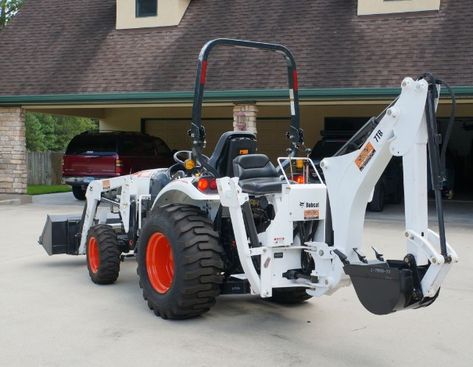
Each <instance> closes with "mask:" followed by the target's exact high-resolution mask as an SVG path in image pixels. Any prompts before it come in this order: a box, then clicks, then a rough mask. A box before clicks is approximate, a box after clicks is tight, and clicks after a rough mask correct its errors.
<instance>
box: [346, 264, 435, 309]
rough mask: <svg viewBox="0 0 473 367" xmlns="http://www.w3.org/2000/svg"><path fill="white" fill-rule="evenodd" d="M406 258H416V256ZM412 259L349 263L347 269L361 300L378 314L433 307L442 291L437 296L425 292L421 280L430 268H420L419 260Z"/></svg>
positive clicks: (366, 306)
mask: <svg viewBox="0 0 473 367" xmlns="http://www.w3.org/2000/svg"><path fill="white" fill-rule="evenodd" d="M406 259H408V260H412V259H413V256H412V255H408V256H406ZM408 260H405V261H400V260H387V261H386V262H381V261H380V262H373V263H368V264H346V265H345V266H344V271H345V273H346V274H347V275H349V276H350V278H351V280H352V283H353V286H354V288H355V291H356V294H357V296H358V299H359V300H360V302H361V303H362V304H363V306H365V308H366V309H367V310H368V311H370V312H372V313H374V314H376V315H386V314H389V313H392V312H395V311H401V310H405V309H408V308H419V307H425V306H429V305H430V304H432V303H433V302H434V301H435V299H436V298H437V295H438V294H437V295H436V296H435V297H433V298H429V297H424V296H423V294H422V288H421V285H420V281H421V279H422V276H423V275H424V274H425V272H426V271H427V267H426V266H423V267H417V266H415V260H414V264H412V263H409V262H408ZM413 265H414V268H413Z"/></svg>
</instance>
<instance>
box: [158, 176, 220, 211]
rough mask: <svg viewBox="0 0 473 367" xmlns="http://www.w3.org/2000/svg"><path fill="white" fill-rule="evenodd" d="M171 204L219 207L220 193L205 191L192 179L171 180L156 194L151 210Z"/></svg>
mask: <svg viewBox="0 0 473 367" xmlns="http://www.w3.org/2000/svg"><path fill="white" fill-rule="evenodd" d="M169 204H174V205H175V204H184V205H192V206H196V207H200V208H202V209H203V208H205V207H207V208H209V209H213V208H214V207H215V208H217V209H218V207H219V205H220V195H219V194H218V193H217V192H215V193H209V194H207V193H203V192H201V191H199V190H198V189H197V188H196V187H195V186H194V185H193V184H192V179H188V178H184V179H180V180H175V181H171V182H170V183H169V184H167V185H166V186H165V187H164V188H163V189H162V190H161V191H160V192H159V194H158V196H156V199H155V200H154V202H153V206H152V207H151V211H153V210H156V209H157V208H159V207H162V206H164V205H169Z"/></svg>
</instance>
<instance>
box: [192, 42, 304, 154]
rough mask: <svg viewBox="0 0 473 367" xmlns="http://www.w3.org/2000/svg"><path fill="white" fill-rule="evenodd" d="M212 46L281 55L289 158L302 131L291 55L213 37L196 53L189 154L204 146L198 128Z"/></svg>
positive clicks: (281, 49) (273, 46) (278, 48)
mask: <svg viewBox="0 0 473 367" xmlns="http://www.w3.org/2000/svg"><path fill="white" fill-rule="evenodd" d="M216 46H232V47H244V48H255V49H260V50H267V51H274V52H277V53H281V54H283V55H284V58H285V59H286V63H287V75H288V81H289V98H290V104H291V126H290V131H289V132H288V138H289V139H290V140H291V147H290V148H289V152H290V154H292V155H295V153H296V152H297V150H298V147H299V146H301V145H303V143H304V142H303V132H302V130H301V129H300V122H299V121H300V117H299V116H300V112H299V84H298V77H297V68H296V62H295V60H294V56H293V55H292V53H291V51H289V49H288V48H286V47H285V46H282V45H279V44H273V43H263V42H253V41H244V40H237V39H230V38H217V39H214V40H212V41H209V42H207V43H206V44H205V45H204V47H202V50H201V51H200V54H199V61H198V64H197V76H196V79H195V87H194V104H193V106H192V126H191V130H190V135H191V138H192V151H193V154H194V155H195V156H197V157H200V156H201V151H202V148H203V147H204V144H205V129H204V127H203V126H202V102H203V98H204V89H205V82H206V79H207V60H208V57H209V55H210V52H211V51H212V49H213V48H214V47H216Z"/></svg>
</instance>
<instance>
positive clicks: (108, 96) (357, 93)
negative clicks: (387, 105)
mask: <svg viewBox="0 0 473 367" xmlns="http://www.w3.org/2000/svg"><path fill="white" fill-rule="evenodd" d="M452 89H453V91H454V92H455V95H456V96H457V98H473V86H458V87H452ZM400 91H401V89H400V88H302V89H300V90H299V96H300V99H301V101H307V100H320V101H324V100H347V99H349V100H366V99H368V100H378V99H385V98H391V97H396V96H398V95H399V93H400ZM445 92H446V91H445V89H444V90H443V92H442V95H446V93H445ZM193 97H194V93H193V92H190V91H187V92H121V93H80V94H41V95H9V96H8V95H6V96H5V95H3V96H2V95H0V106H24V105H39V104H48V105H51V104H57V105H61V104H68V105H70V104H77V105H81V104H103V103H116V104H122V103H154V104H156V103H171V102H174V103H189V102H192V101H193ZM288 97H289V93H288V90H287V89H249V90H221V91H207V92H206V93H205V101H206V102H239V101H248V100H258V101H261V100H266V101H280V100H288Z"/></svg>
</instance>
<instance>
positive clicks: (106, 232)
mask: <svg viewBox="0 0 473 367" xmlns="http://www.w3.org/2000/svg"><path fill="white" fill-rule="evenodd" d="M120 255H121V251H120V249H119V247H118V240H117V235H116V233H115V231H114V230H113V228H112V227H110V226H108V225H105V224H98V225H96V226H93V227H91V228H90V229H89V233H88V234H87V268H88V269H89V275H90V279H92V281H93V282H94V283H96V284H111V283H114V282H115V281H116V280H117V278H118V273H119V272H120Z"/></svg>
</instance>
